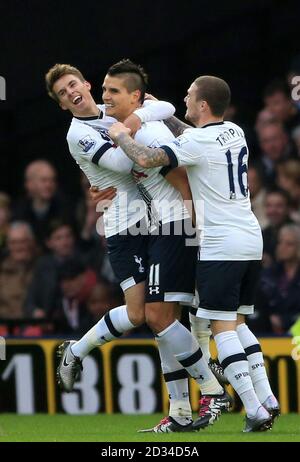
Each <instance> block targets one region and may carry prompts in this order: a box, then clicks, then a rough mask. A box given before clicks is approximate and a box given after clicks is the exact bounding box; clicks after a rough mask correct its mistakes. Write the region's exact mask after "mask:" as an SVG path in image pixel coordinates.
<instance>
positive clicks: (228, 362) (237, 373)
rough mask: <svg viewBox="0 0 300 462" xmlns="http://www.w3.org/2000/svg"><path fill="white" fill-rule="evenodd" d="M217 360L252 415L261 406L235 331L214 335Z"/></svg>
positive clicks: (248, 412) (247, 411) (249, 414)
mask: <svg viewBox="0 0 300 462" xmlns="http://www.w3.org/2000/svg"><path fill="white" fill-rule="evenodd" d="M214 339H215V342H216V345H217V349H218V357H219V361H220V363H221V365H222V367H223V369H224V372H225V374H226V377H227V379H228V380H229V382H230V383H231V385H232V386H233V388H234V389H235V391H236V392H237V393H238V395H239V397H240V398H241V400H242V402H243V404H244V407H245V410H246V413H247V415H248V416H249V417H254V416H255V415H256V413H257V411H258V409H259V407H260V406H261V403H260V402H259V400H258V397H257V396H256V394H255V391H254V388H253V384H252V380H251V377H250V374H249V365H248V361H247V356H246V354H245V351H244V349H243V347H242V344H241V342H240V340H239V338H238V335H237V333H236V331H234V330H230V331H225V332H221V333H220V334H217V335H215V336H214Z"/></svg>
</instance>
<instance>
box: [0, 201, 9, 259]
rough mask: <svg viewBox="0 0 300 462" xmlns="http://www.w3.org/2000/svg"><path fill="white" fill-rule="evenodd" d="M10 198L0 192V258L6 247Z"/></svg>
mask: <svg viewBox="0 0 300 462" xmlns="http://www.w3.org/2000/svg"><path fill="white" fill-rule="evenodd" d="M10 206H11V201H10V197H9V196H8V195H7V194H5V193H3V192H0V258H1V256H2V253H3V250H4V248H5V245H6V240H7V233H8V228H9V222H10V217H11V209H10Z"/></svg>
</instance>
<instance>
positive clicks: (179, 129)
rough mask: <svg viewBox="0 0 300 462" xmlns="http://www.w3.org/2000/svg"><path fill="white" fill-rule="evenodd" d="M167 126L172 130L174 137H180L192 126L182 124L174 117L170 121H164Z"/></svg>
mask: <svg viewBox="0 0 300 462" xmlns="http://www.w3.org/2000/svg"><path fill="white" fill-rule="evenodd" d="M164 123H165V124H166V126H167V127H168V128H169V130H171V132H172V133H173V135H174V136H176V137H177V136H180V135H182V133H183V132H184V130H186V129H187V128H191V126H190V125H188V124H185V123H184V122H181V120H179V119H177V117H175V116H172V117H169V119H166V120H164Z"/></svg>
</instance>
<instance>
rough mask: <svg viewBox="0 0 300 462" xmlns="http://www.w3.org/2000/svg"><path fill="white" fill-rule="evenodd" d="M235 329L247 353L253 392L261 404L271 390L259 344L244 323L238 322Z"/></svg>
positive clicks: (271, 393)
mask: <svg viewBox="0 0 300 462" xmlns="http://www.w3.org/2000/svg"><path fill="white" fill-rule="evenodd" d="M236 331H237V334H238V336H239V339H240V342H241V344H242V345H243V348H244V350H245V353H246V355H247V359H248V363H249V372H250V376H251V379H252V382H253V386H254V390H255V393H256V394H257V396H258V399H259V401H260V402H261V403H262V404H263V403H264V402H265V401H266V399H267V398H268V397H269V396H273V392H272V390H271V387H270V383H269V379H268V376H267V372H266V368H265V363H264V357H263V354H262V351H261V347H260V344H259V342H258V340H257V338H256V337H255V335H254V334H253V333H252V332H251V330H250V329H249V327H248V326H247V325H246V324H239V325H238V326H237V329H236Z"/></svg>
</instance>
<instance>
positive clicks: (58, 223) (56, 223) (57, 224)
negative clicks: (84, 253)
mask: <svg viewBox="0 0 300 462" xmlns="http://www.w3.org/2000/svg"><path fill="white" fill-rule="evenodd" d="M65 226H67V227H68V228H69V229H70V230H71V232H72V233H73V234H74V235H75V230H74V228H73V225H72V224H71V223H70V222H68V221H66V220H63V219H59V218H57V219H56V220H52V221H50V223H49V225H48V227H47V230H46V239H50V238H51V236H52V234H53V233H55V232H56V231H57V230H58V229H60V228H64V227H65Z"/></svg>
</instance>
